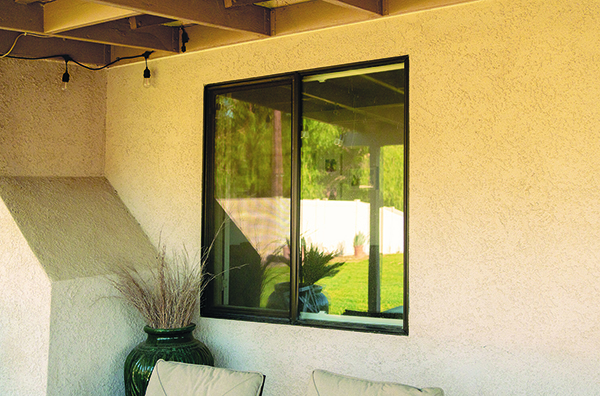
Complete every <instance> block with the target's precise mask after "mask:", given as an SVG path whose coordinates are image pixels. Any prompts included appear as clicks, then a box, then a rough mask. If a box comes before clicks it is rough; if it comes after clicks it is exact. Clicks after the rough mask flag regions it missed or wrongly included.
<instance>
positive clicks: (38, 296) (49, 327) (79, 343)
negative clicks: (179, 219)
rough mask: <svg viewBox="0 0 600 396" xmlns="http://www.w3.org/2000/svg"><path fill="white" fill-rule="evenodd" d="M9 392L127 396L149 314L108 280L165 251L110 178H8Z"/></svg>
mask: <svg viewBox="0 0 600 396" xmlns="http://www.w3.org/2000/svg"><path fill="white" fill-rule="evenodd" d="M0 198H1V199H2V200H0V226H1V227H0V241H1V242H2V244H1V245H0V285H1V286H2V287H1V288H0V309H1V311H2V315H1V317H0V325H1V328H2V331H1V332H0V348H2V353H3V359H2V362H0V394H2V395H11V396H12V395H15V396H17V395H23V396H26V395H27V396H38V395H40V396H41V395H53V396H64V395H118V394H123V392H124V385H123V363H124V361H125V357H126V356H127V353H128V352H129V351H130V350H131V349H132V348H133V346H134V345H135V344H136V343H138V342H140V341H141V338H142V334H143V333H142V332H141V331H140V330H141V327H140V325H139V323H140V322H141V318H140V317H139V314H137V313H136V312H134V311H133V310H132V308H131V307H129V306H128V305H126V304H125V303H124V301H123V300H121V299H119V298H117V296H116V294H115V291H114V289H113V288H112V286H111V285H110V283H109V282H108V281H107V279H108V278H107V277H108V276H112V275H111V274H112V272H113V271H114V270H115V268H116V266H117V265H118V264H130V265H135V266H136V267H138V268H139V269H143V268H147V266H148V265H151V264H153V263H154V259H155V254H156V250H155V248H154V246H153V245H152V244H151V243H150V241H149V240H148V238H147V237H146V235H145V234H144V233H143V231H142V230H141V228H140V226H139V224H138V223H137V222H136V221H135V219H134V218H133V217H132V216H131V214H130V213H129V212H128V211H127V208H126V207H125V206H124V205H123V203H122V201H121V200H120V199H119V197H118V196H117V195H116V192H115V191H114V189H113V188H112V187H111V186H110V184H109V183H108V181H107V180H106V179H105V178H103V177H83V178H73V177H68V178H63V177H59V178H55V177H50V178H48V177H0Z"/></svg>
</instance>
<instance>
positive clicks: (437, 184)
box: [106, 0, 600, 396]
mask: <svg viewBox="0 0 600 396" xmlns="http://www.w3.org/2000/svg"><path fill="white" fill-rule="evenodd" d="M599 54H600V2H598V1H585V2H572V1H569V0H551V1H547V0H482V1H479V2H474V3H469V4H466V5H460V6H454V7H449V8H445V9H437V10H431V11H427V12H420V13H415V14H410V15H405V16H397V17H390V18H384V19H381V20H377V21H371V22H365V23H361V24H359V25H355V26H352V27H341V28H334V29H327V30H323V31H319V32H313V33H306V34H298V35H294V36H289V37H282V38H274V39H268V40H265V41H262V42H258V43H248V44H243V45H237V46H231V47H227V48H222V49H216V50H209V51H204V52H200V53H192V54H185V55H182V56H177V57H174V58H171V59H166V60H156V61H151V62H149V66H150V69H151V70H152V76H153V79H154V81H153V86H152V87H151V88H150V89H146V90H144V89H143V88H141V82H140V80H141V72H142V70H143V66H141V65H139V64H138V65H130V66H124V67H118V68H115V69H112V70H111V71H110V72H109V76H108V93H107V97H108V100H107V146H106V147H107V148H106V175H107V177H108V179H109V180H110V181H111V183H112V184H113V186H114V187H115V188H116V189H117V191H118V192H119V194H120V195H121V197H122V198H123V199H124V202H125V203H126V204H127V205H128V207H129V208H130V210H131V211H132V213H133V214H134V216H135V217H136V218H137V219H138V220H139V221H140V223H141V224H142V226H143V227H144V229H145V230H146V232H147V233H148V234H149V235H150V236H151V238H152V239H154V240H156V239H157V237H158V235H159V233H160V231H162V232H163V236H165V235H166V236H167V237H169V238H173V239H177V240H182V241H185V242H186V244H187V245H188V246H195V245H197V243H198V241H199V236H200V207H201V202H200V201H201V174H202V173H201V172H202V152H201V146H202V106H203V98H202V95H203V86H204V85H205V84H208V83H214V82H219V81H228V80H236V79H242V78H248V77H255V76H264V75H269V74H273V73H281V72H286V71H291V70H299V69H308V68H315V67H321V66H327V65H333V64H342V63H347V62H354V61H363V60H368V59H375V58H382V57H390V56H397V55H409V56H410V98H409V104H410V179H409V183H410V202H409V205H410V206H409V208H410V210H409V216H410V228H409V236H410V244H409V252H410V262H409V268H410V278H409V282H410V308H411V309H410V335H409V336H407V337H401V336H386V335H376V334H364V333H353V332H345V331H333V330H322V329H311V328H299V327H292V326H280V325H273V324H257V323H248V322H238V321H227V320H215V319H203V320H202V322H201V326H202V328H203V330H202V332H201V337H202V338H203V339H204V340H205V341H206V342H207V344H208V345H209V346H210V347H211V348H212V349H213V351H214V352H215V355H216V358H217V364H219V365H224V366H227V367H232V368H239V369H252V370H259V371H263V372H264V373H265V374H266V375H267V384H266V389H265V396H275V395H290V396H295V395H301V394H302V393H303V390H304V388H305V385H306V381H307V379H308V374H309V371H310V370H311V369H313V368H316V367H320V368H325V369H331V370H334V371H337V372H342V373H345V374H349V375H357V376H362V377H368V378H372V379H379V380H397V381H402V382H406V383H411V384H415V385H421V386H425V385H432V386H433V385H434V386H440V387H442V388H444V389H445V390H446V392H447V394H448V395H450V396H453V395H456V396H463V395H525V394H552V395H571V394H573V387H576V388H577V393H579V394H589V395H591V394H600V374H599V371H598V370H597V362H598V361H600V348H599V346H600V341H599V340H600V304H598V301H599V300H600V263H599V258H600V217H599V216H598V213H597V210H596V209H597V208H598V205H599V204H600V179H599V178H598V177H597V175H598V174H599V173H600V156H598V155H597V153H598V152H599V149H600V142H599V138H600V130H599V128H600V127H599V125H600V106H598V104H597V101H598V98H600V83H599V81H600V56H599ZM132 97H134V98H135V100H131V98H132Z"/></svg>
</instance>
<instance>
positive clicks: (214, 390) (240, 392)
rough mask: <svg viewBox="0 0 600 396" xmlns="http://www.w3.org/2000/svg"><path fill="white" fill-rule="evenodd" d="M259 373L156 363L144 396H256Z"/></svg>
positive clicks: (262, 378)
mask: <svg viewBox="0 0 600 396" xmlns="http://www.w3.org/2000/svg"><path fill="white" fill-rule="evenodd" d="M264 380H265V376H264V375H262V374H261V373H254V372H247V371H234V370H229V369H225V368H217V367H210V366H203V365H199V364H188V363H179V362H166V361H164V360H162V359H161V360H159V361H158V362H156V366H154V370H153V371H152V375H151V376H150V381H149V382H148V388H147V389H146V396H201V395H202V396H223V395H227V396H259V395H260V394H261V393H262V386H263V383H264Z"/></svg>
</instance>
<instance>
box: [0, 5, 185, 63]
mask: <svg viewBox="0 0 600 396" xmlns="http://www.w3.org/2000/svg"><path fill="white" fill-rule="evenodd" d="M46 6H47V5H46ZM0 9H2V12H1V13H0V30H10V31H17V32H26V33H34V34H41V35H46V32H45V31H44V10H43V7H42V6H41V5H40V4H29V5H24V4H18V3H15V2H14V1H12V0H0ZM124 21H126V20H120V21H113V22H107V23H103V24H98V25H93V26H88V27H85V28H81V29H75V30H70V31H65V32H60V33H56V34H53V35H52V36H53V37H57V38H65V39H71V40H77V41H85V42H90V43H100V44H106V45H115V46H125V47H133V48H145V49H151V50H159V51H169V52H177V51H178V47H179V36H178V32H177V29H175V28H169V27H166V26H154V27H148V28H144V29H143V30H141V29H135V30H132V29H130V28H129V27H127V28H126V23H125V22H124Z"/></svg>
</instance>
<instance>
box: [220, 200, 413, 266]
mask: <svg viewBox="0 0 600 396" xmlns="http://www.w3.org/2000/svg"><path fill="white" fill-rule="evenodd" d="M219 204H220V205H221V206H222V207H223V209H225V211H226V212H227V214H228V216H229V217H230V218H231V219H232V220H233V222H234V223H235V224H236V226H237V227H238V228H239V229H240V230H241V231H242V233H243V234H244V235H245V237H246V238H247V239H248V240H249V241H250V243H251V244H252V245H253V247H254V248H255V249H256V251H257V252H258V253H259V254H260V255H261V256H262V257H266V256H267V255H268V254H272V253H273V252H274V251H275V250H276V249H277V248H278V247H281V246H283V244H285V243H286V236H287V235H289V230H290V222H289V217H290V209H289V208H290V200H289V198H243V199H223V200H219ZM369 214H370V204H369V203H367V202H362V201H360V200H356V201H327V200H318V199H315V200H306V199H305V200H302V202H301V218H302V225H301V232H302V236H303V237H304V238H305V239H306V241H307V242H308V243H313V244H315V245H317V246H319V247H320V248H322V249H324V250H326V251H339V252H341V253H342V255H345V256H349V255H353V254H354V238H355V236H356V235H358V234H359V233H362V234H363V235H365V236H366V237H367V239H366V242H365V243H364V245H363V249H364V252H365V253H368V252H369V244H370V242H369V224H370V219H369ZM379 235H380V238H379V246H380V252H381V253H383V254H392V253H403V252H404V213H403V212H402V211H400V210H397V209H396V208H393V207H382V208H380V209H379ZM232 242H233V241H232Z"/></svg>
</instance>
